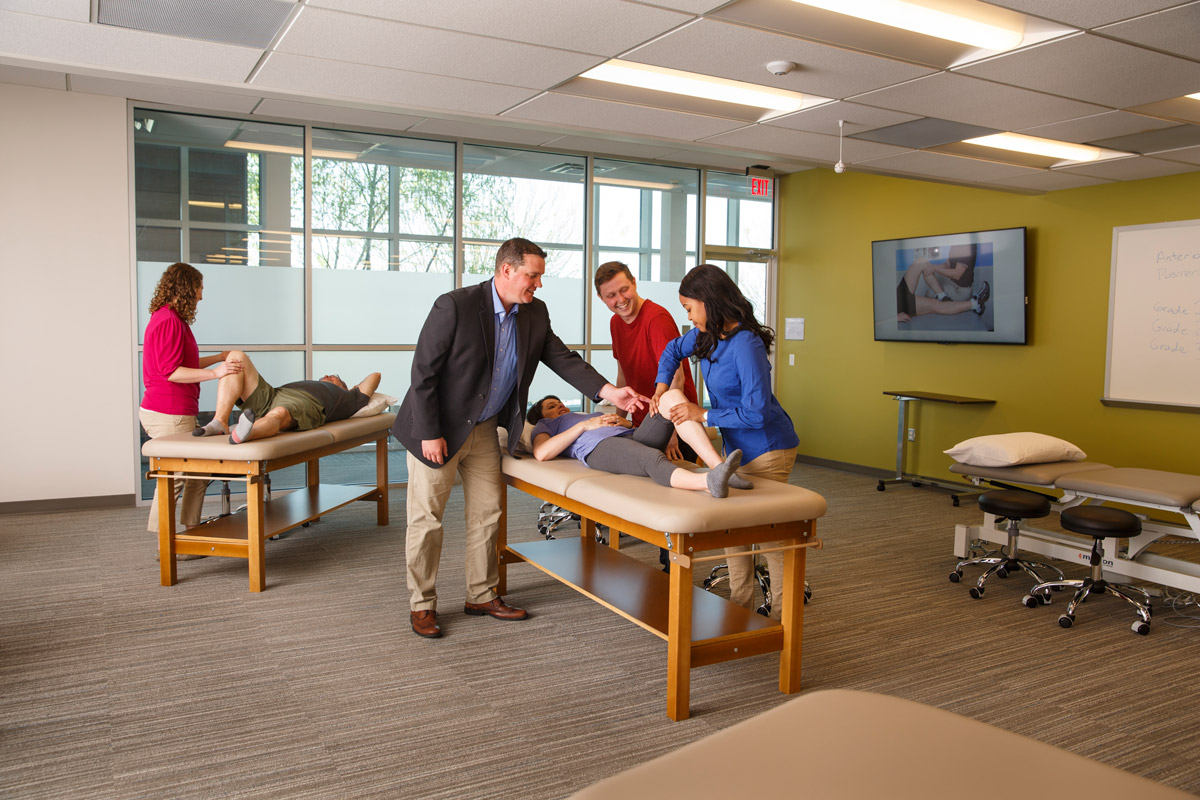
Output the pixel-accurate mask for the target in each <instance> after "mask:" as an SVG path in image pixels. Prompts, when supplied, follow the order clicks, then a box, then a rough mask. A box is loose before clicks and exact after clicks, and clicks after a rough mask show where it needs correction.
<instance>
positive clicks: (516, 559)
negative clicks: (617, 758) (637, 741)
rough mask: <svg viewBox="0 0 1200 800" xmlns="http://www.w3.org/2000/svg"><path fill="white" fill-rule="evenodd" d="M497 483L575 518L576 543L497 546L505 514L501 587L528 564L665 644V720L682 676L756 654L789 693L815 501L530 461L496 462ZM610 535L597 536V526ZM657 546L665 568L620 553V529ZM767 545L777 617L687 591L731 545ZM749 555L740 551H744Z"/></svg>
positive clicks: (778, 489)
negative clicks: (719, 492)
mask: <svg viewBox="0 0 1200 800" xmlns="http://www.w3.org/2000/svg"><path fill="white" fill-rule="evenodd" d="M501 469H502V471H503V473H504V476H505V480H506V481H507V483H508V485H509V486H511V487H513V488H515V489H520V490H521V491H523V492H526V493H527V494H530V495H533V496H534V497H537V498H540V499H541V500H543V501H548V502H552V503H554V504H556V505H558V506H560V507H562V508H564V509H566V510H568V511H571V512H573V513H576V514H578V515H579V516H580V519H581V523H580V528H581V532H580V536H579V537H578V538H567V539H551V540H544V541H532V542H519V543H508V541H507V511H506V512H505V514H504V515H503V516H502V518H501V526H500V541H499V550H500V587H499V591H500V593H501V594H503V593H504V592H505V583H506V575H507V567H508V565H510V564H516V563H520V562H524V563H528V564H531V565H533V566H534V567H537V568H538V569H540V570H542V571H543V572H545V573H546V574H548V575H550V576H552V577H554V578H556V579H558V580H560V581H562V582H563V583H565V584H567V585H568V586H570V587H571V588H573V589H575V590H576V591H579V592H581V593H583V594H584V595H586V596H587V597H590V598H591V599H593V600H595V601H596V602H597V603H599V604H601V605H603V606H605V607H607V608H609V609H611V610H612V611H615V612H616V613H617V614H620V615H621V616H623V617H625V618H626V619H629V620H631V621H632V622H634V623H636V624H637V625H640V626H641V627H643V628H645V629H646V630H648V631H650V632H651V633H653V634H655V635H656V636H659V637H660V638H662V639H665V640H666V641H667V716H668V717H670V718H671V719H673V720H682V719H687V717H688V714H689V693H690V670H691V669H692V668H693V667H700V666H704V665H707V664H716V663H720V662H723V661H730V660H732V659H737V658H745V657H747V656H754V655H759V654H762V653H773V652H779V653H780V663H779V690H780V691H781V692H784V693H786V694H793V693H795V692H798V691H799V690H800V655H801V652H800V651H801V638H802V632H803V625H804V596H803V587H804V570H805V553H806V548H808V547H813V546H817V547H819V546H820V543H821V542H820V540H819V539H817V538H816V535H815V530H816V519H817V518H818V517H821V516H823V515H824V514H825V498H823V497H822V496H821V495H819V494H817V493H816V492H812V491H809V490H808V489H804V488H801V487H799V486H791V485H789V484H784V483H777V482H774V481H769V480H766V479H763V478H755V479H752V480H753V481H754V489H750V490H744V491H741V490H737V489H730V490H729V496H728V497H726V498H724V499H720V500H718V499H715V498H713V497H710V496H708V495H707V494H704V493H701V492H692V491H687V490H684V489H672V488H667V487H663V486H659V485H658V484H656V483H654V482H653V481H652V480H650V479H649V478H643V477H638V476H634V475H614V474H612V473H608V472H600V471H597V470H592V469H588V468H587V467H586V466H584V465H583V464H580V463H579V462H577V461H575V460H574V459H564V458H560V459H553V460H550V461H544V462H543V461H537V460H536V459H534V458H533V457H532V456H528V455H526V456H524V457H521V458H515V457H513V456H509V455H507V454H506V455H504V457H503V464H502V467H501ZM597 523H599V524H602V525H607V526H608V527H609V528H610V533H609V544H608V546H607V547H606V546H603V545H601V544H599V543H597V541H596V537H595V526H596V524H597ZM621 532H623V533H627V534H629V535H630V536H633V537H635V538H638V539H641V540H642V541H645V542H649V543H650V544H653V545H657V546H659V547H665V548H666V549H667V550H668V551H669V552H670V559H671V573H670V575H669V576H668V575H665V574H663V573H662V572H661V571H659V569H658V568H657V567H656V566H651V565H649V564H644V563H642V562H640V561H637V560H636V559H633V558H630V557H628V556H626V555H625V554H623V553H621V552H619V550H618V544H619V541H620V533H621ZM766 543H776V544H770V545H767V546H766V547H764V548H763V549H760V550H758V552H759V553H762V552H770V551H771V550H772V549H774V548H779V549H782V550H783V551H784V576H783V591H782V596H783V619H782V620H781V621H780V622H776V621H775V620H771V619H768V618H766V617H763V616H759V615H758V614H755V613H754V612H753V611H751V610H749V609H745V608H742V607H741V606H737V605H734V604H733V603H731V602H729V601H728V600H726V599H724V598H722V597H720V596H718V595H715V594H711V593H709V592H706V591H704V590H703V589H701V588H700V587H698V586H695V585H694V584H693V571H694V569H696V568H697V567H701V568H702V567H703V565H704V564H706V563H707V562H710V561H725V560H726V557H725V555H724V554H719V555H709V556H701V555H700V554H701V553H702V552H704V551H711V550H720V549H721V548H724V547H727V546H730V545H748V544H760V545H761V544H766ZM749 555H751V553H749V552H747V556H749Z"/></svg>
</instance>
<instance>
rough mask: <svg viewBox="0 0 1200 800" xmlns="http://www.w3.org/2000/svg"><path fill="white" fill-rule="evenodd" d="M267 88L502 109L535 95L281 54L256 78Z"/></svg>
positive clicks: (414, 105)
mask: <svg viewBox="0 0 1200 800" xmlns="http://www.w3.org/2000/svg"><path fill="white" fill-rule="evenodd" d="M254 85H255V86H259V87H262V88H264V89H282V90H285V91H290V92H297V93H303V94H305V95H308V96H312V95H317V96H320V97H324V98H330V99H333V98H342V99H350V100H361V101H366V102H376V103H395V104H397V105H401V106H405V107H408V108H410V109H414V110H415V109H422V108H427V109H437V110H441V111H464V112H468V113H474V114H499V113H500V112H501V111H503V110H504V109H506V108H511V107H512V106H514V105H516V104H517V103H520V102H522V101H523V100H528V99H529V97H530V96H531V95H534V94H536V92H533V91H531V90H529V89H520V88H517V87H515V86H499V85H497V84H494V83H482V82H479V81H468V80H461V79H459V78H444V77H441V76H437V75H419V74H417V73H413V72H404V71H401V70H394V69H384V68H382V67H372V66H366V65H363V64H347V63H344V62H340V61H326V60H324V59H319V58H306V57H305V56H295V55H289V54H287V53H276V54H275V55H273V56H271V57H270V58H269V59H267V62H266V64H264V65H263V68H262V69H261V70H259V73H258V75H257V76H256V77H255V79H254Z"/></svg>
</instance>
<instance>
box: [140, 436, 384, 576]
mask: <svg viewBox="0 0 1200 800" xmlns="http://www.w3.org/2000/svg"><path fill="white" fill-rule="evenodd" d="M395 418H396V415H395V414H377V415H374V416H369V417H352V418H350V419H345V420H341V421H340V422H331V423H329V424H327V425H322V426H321V427H319V428H314V429H312V430H310V431H289V432H286V433H281V434H278V435H276V436H272V437H270V438H268V439H257V440H254V441H250V442H245V443H243V444H230V442H229V440H228V438H227V437H224V436H206V437H200V438H197V437H195V436H192V435H191V434H190V433H177V434H173V435H171V436H160V437H159V438H157V439H151V440H149V441H147V442H146V443H145V444H143V445H142V455H144V456H147V457H149V459H150V471H149V472H148V473H147V476H148V477H150V478H154V479H155V480H157V481H158V498H159V501H158V561H159V569H160V572H161V582H162V585H163V586H173V585H174V584H175V582H176V580H177V579H178V575H177V572H176V566H175V554H176V553H192V554H195V555H203V556H226V557H229V558H244V559H246V561H247V567H248V569H249V573H250V591H252V592H261V591H262V590H263V588H265V586H266V583H267V567H266V556H265V544H266V540H267V539H268V538H270V537H272V536H275V535H277V534H280V533H283V532H284V531H287V530H290V529H292V528H294V527H296V526H298V525H303V524H305V523H308V522H311V521H313V520H315V519H316V518H317V517H320V516H322V515H323V514H328V513H330V512H331V511H334V510H336V509H338V508H341V507H342V506H345V505H348V504H350V503H353V502H355V501H357V500H366V501H370V502H374V503H375V506H376V521H377V523H378V524H379V525H387V523H388V478H387V437H388V429H389V428H391V426H392V421H393V420H394V419H395ZM372 442H374V443H375V484H374V485H373V486H343V485H339V484H328V483H321V481H320V458H321V456H327V455H332V454H333V453H341V452H343V451H345V450H349V449H351V448H353V447H358V446H359V445H363V444H370V443H372ZM296 464H304V465H305V466H306V468H307V469H306V474H307V480H306V481H305V486H304V487H303V488H301V489H297V490H296V491H294V492H291V493H289V494H285V495H282V496H280V497H278V498H275V499H272V500H267V499H266V498H265V496H264V486H265V482H266V476H267V474H268V473H270V472H274V471H275V470H278V469H283V468H285V467H291V466H295V465H296ZM177 480H204V481H212V480H222V481H234V482H239V483H245V484H246V515H245V517H243V516H241V515H240V514H234V515H232V516H226V517H220V518H219V519H217V520H215V521H213V522H210V523H207V524H205V525H201V526H199V527H198V528H193V529H192V530H190V531H183V532H180V531H177V530H176V527H175V493H174V491H173V485H174V483H175V481H177Z"/></svg>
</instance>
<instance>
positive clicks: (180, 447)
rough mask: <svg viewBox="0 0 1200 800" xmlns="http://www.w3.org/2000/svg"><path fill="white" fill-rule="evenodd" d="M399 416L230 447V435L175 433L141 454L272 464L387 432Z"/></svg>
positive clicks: (361, 420) (349, 421)
mask: <svg viewBox="0 0 1200 800" xmlns="http://www.w3.org/2000/svg"><path fill="white" fill-rule="evenodd" d="M395 419H396V415H395V414H391V413H387V414H376V415H375V416H373V417H351V418H350V419H344V420H341V421H339V422H330V423H329V424H327V425H322V426H321V427H319V428H314V429H312V430H311V431H286V432H284V433H280V434H278V435H276V436H271V437H269V438H266V439H256V440H254V441H252V442H245V443H244V444H231V443H230V441H229V437H227V436H192V435H191V434H190V433H175V434H171V435H170V436H160V437H158V438H157V439H150V440H149V441H147V442H146V443H145V444H143V445H142V455H144V456H149V457H151V458H196V459H203V460H210V461H269V460H270V459H272V458H282V457H284V456H291V455H296V454H297V453H303V452H305V451H307V450H315V449H317V448H319V447H325V446H327V445H331V444H334V443H336V442H344V441H348V440H350V439H355V438H358V437H360V436H367V435H369V434H372V433H379V432H381V431H386V430H387V429H388V428H390V427H392V422H393V421H395Z"/></svg>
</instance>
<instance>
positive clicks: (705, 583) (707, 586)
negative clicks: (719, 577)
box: [704, 578, 713, 589]
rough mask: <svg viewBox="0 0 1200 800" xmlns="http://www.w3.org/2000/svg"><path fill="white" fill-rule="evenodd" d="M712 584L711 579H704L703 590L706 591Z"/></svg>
mask: <svg viewBox="0 0 1200 800" xmlns="http://www.w3.org/2000/svg"><path fill="white" fill-rule="evenodd" d="M712 583H713V579H712V578H705V579H704V588H705V589H708V588H710V587H711V586H712Z"/></svg>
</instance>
